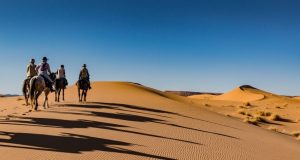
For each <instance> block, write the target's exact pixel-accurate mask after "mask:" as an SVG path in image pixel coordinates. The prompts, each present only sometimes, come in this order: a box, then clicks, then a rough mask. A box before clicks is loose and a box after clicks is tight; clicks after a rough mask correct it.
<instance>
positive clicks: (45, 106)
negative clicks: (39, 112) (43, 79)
mask: <svg viewBox="0 0 300 160" xmlns="http://www.w3.org/2000/svg"><path fill="white" fill-rule="evenodd" d="M48 95H49V91H48V90H46V91H45V100H44V108H45V109H46V108H49V103H48Z"/></svg>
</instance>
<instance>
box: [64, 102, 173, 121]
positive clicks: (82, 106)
mask: <svg viewBox="0 0 300 160" xmlns="http://www.w3.org/2000/svg"><path fill="white" fill-rule="evenodd" d="M63 106H67V107H72V108H74V107H76V108H89V109H113V110H118V111H125V112H133V113H139V114H145V115H150V116H157V117H162V118H171V117H168V116H164V115H159V114H153V113H147V112H140V111H136V110H128V109H123V108H120V107H115V106H107V105H99V104H97V105H95V104H94V105H93V104H86V105H81V104H65V105H63Z"/></svg>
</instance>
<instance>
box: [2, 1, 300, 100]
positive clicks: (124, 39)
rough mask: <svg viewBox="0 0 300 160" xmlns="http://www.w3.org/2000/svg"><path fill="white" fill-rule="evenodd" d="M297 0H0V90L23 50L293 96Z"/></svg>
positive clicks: (128, 77) (219, 87)
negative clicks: (246, 85)
mask: <svg viewBox="0 0 300 160" xmlns="http://www.w3.org/2000/svg"><path fill="white" fill-rule="evenodd" d="M299 8H300V1H298V0H203V1H202V0H0V66H1V67H0V73H1V78H0V82H1V83H0V93H17V94H20V93H21V85H22V81H23V79H24V78H25V77H26V75H25V69H26V65H27V64H28V62H29V60H30V58H36V60H37V61H38V62H40V59H41V58H42V57H43V56H47V57H48V58H49V59H50V60H49V63H50V65H51V68H52V70H55V69H57V68H58V66H59V65H60V64H64V65H65V66H66V72H67V78H68V79H69V81H70V83H74V82H75V81H76V79H77V78H78V72H79V70H80V68H81V66H82V64H83V63H86V64H87V65H88V68H89V70H90V73H91V79H92V80H99V81H107V80H113V81H133V82H138V83H142V84H144V85H147V86H150V87H154V88H157V89H161V90H166V89H169V90H193V91H213V92H226V91H229V90H231V89H233V88H235V87H237V86H239V85H243V84H250V85H253V86H255V87H258V88H261V89H264V90H267V91H271V92H275V93H279V94H288V95H300V73H299V69H300V66H299V65H300V9H299Z"/></svg>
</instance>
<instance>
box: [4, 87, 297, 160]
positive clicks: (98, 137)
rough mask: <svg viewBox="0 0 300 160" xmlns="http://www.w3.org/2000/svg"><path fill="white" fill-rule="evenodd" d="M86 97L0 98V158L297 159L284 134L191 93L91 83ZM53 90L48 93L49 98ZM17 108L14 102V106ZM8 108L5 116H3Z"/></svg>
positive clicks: (73, 94) (292, 144)
mask: <svg viewBox="0 0 300 160" xmlns="http://www.w3.org/2000/svg"><path fill="white" fill-rule="evenodd" d="M92 87H93V89H92V90H91V91H90V92H89V97H88V101H89V103H86V104H82V103H77V90H76V87H75V86H72V87H69V88H68V90H67V91H66V102H64V103H60V104H58V103H53V102H52V106H51V108H49V109H46V110H44V109H42V110H41V111H39V112H27V111H28V109H29V107H26V106H22V103H24V102H23V101H20V97H19V98H3V99H1V98H0V106H2V105H5V108H6V109H7V110H4V111H2V113H1V114H2V116H1V119H0V124H1V129H0V154H1V156H0V159H16V160H19V159H20V160H23V159H58V160H59V159H63V160H65V159H75V160H76V159H86V160H89V159H203V160H208V159H212V160H241V159H247V160H260V159H262V160H282V159H288V160H298V159H299V157H300V143H299V142H298V141H296V140H295V139H294V138H292V137H290V136H286V135H283V134H278V133H276V132H272V131H268V130H265V129H262V128H260V127H257V126H253V125H249V124H246V123H243V122H241V121H240V120H238V119H235V118H231V117H227V116H223V115H220V114H217V113H214V112H210V111H208V110H206V109H203V107H201V105H198V104H197V103H195V102H194V100H193V99H192V98H185V97H181V96H177V95H173V94H169V93H164V92H161V91H159V90H156V89H152V88H149V87H145V86H141V85H137V84H133V83H126V82H96V83H93V84H92ZM52 100H53V95H51V101H52ZM16 107H18V108H16ZM5 114H6V115H5Z"/></svg>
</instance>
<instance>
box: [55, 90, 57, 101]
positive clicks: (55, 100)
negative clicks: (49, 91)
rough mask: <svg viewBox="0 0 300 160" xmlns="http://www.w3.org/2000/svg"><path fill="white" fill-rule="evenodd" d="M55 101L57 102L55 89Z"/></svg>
mask: <svg viewBox="0 0 300 160" xmlns="http://www.w3.org/2000/svg"><path fill="white" fill-rule="evenodd" d="M55 102H57V91H55Z"/></svg>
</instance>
